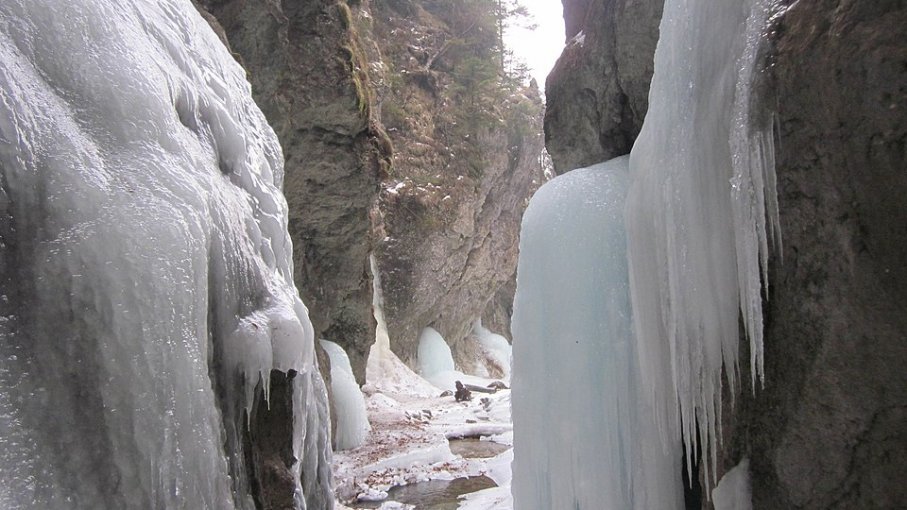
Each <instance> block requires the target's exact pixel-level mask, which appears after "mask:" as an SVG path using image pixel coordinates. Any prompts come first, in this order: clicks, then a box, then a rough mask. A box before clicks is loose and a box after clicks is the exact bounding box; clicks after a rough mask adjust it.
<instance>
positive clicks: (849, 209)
mask: <svg viewBox="0 0 907 510" xmlns="http://www.w3.org/2000/svg"><path fill="white" fill-rule="evenodd" d="M660 4H661V2H659V1H650V2H634V1H628V0H627V1H623V0H618V1H605V0H590V1H569V0H565V1H564V8H565V19H566V22H567V23H566V25H567V33H566V35H567V39H568V46H567V48H566V49H565V51H564V54H563V55H562V57H561V60H560V61H559V62H558V64H557V66H556V67H555V70H554V72H553V73H552V75H551V76H550V77H549V80H548V101H549V104H548V111H547V112H546V125H545V131H546V140H547V145H548V150H549V152H550V153H551V155H552V159H553V161H554V164H555V167H556V169H557V171H558V172H563V171H566V170H569V169H570V168H573V167H576V166H581V165H586V164H589V163H592V162H595V161H600V160H602V159H606V158H609V157H612V156H616V155H620V154H623V153H626V152H627V151H629V148H630V146H631V145H632V142H633V140H634V138H635V136H636V135H637V134H638V131H639V123H640V122H641V119H642V118H643V116H644V115H645V104H646V103H645V94H646V89H647V84H646V83H647V81H648V80H649V79H650V76H651V58H652V53H653V51H654V43H652V41H654V40H655V39H657V27H658V12H659V11H660ZM631 10H633V12H636V13H645V14H644V15H642V16H633V17H627V16H626V13H627V12H629V11H631ZM779 12H780V14H779V15H778V16H777V17H776V24H775V26H774V30H773V32H772V34H771V36H770V41H771V44H770V49H769V51H768V53H769V55H767V57H766V58H767V59H768V60H767V64H770V67H769V69H770V71H769V72H767V73H766V78H767V79H766V80H765V83H764V86H765V91H764V94H763V97H764V98H766V99H765V103H766V104H765V108H766V109H768V110H772V111H774V112H776V114H777V125H778V143H777V145H776V159H777V165H776V171H777V176H778V202H779V207H780V220H781V236H782V239H783V249H782V248H780V247H779V252H778V255H776V256H775V257H774V258H773V259H772V260H771V262H770V272H769V282H768V283H769V296H768V301H767V305H766V307H765V310H766V314H765V317H764V320H765V325H766V330H765V386H764V388H762V387H760V388H756V389H755V392H752V391H751V388H749V385H748V384H747V385H745V388H744V389H743V393H742V394H741V395H737V396H736V398H734V399H733V400H735V401H736V403H735V405H734V407H732V406H731V405H730V404H731V401H732V397H731V396H730V395H726V398H725V400H726V402H727V404H728V405H725V406H724V415H723V418H722V422H723V423H722V424H723V427H722V428H723V435H724V445H723V449H722V452H721V459H720V462H719V463H720V464H721V465H720V466H719V472H718V475H719V476H720V475H721V474H723V473H724V472H725V471H726V470H728V469H730V468H731V467H733V466H734V465H736V463H737V462H739V460H740V459H741V458H742V457H749V458H750V468H751V474H752V489H753V504H754V508H757V509H763V508H764V509H774V508H816V509H818V508H896V507H897V505H898V504H900V502H901V501H903V500H904V498H905V493H904V488H903V487H902V485H901V484H900V483H899V480H900V477H901V475H900V473H902V472H903V470H904V468H905V465H904V464H905V461H904V459H905V455H904V454H905V449H907V435H905V432H904V429H903V423H904V419H905V414H907V407H905V406H907V374H905V372H904V370H903V369H902V367H903V366H904V362H905V361H907V342H905V338H907V314H905V313H904V311H905V310H907V293H905V289H907V271H905V269H904V267H903V264H902V261H903V260H907V207H905V206H904V205H903V199H902V197H903V196H905V193H907V174H905V173H904V168H905V145H904V144H905V132H907V129H905V125H904V123H905V118H907V116H905V112H904V97H905V87H907V66H905V62H907V43H905V41H907V37H905V36H907V28H905V27H907V7H905V6H904V4H903V2H872V3H867V2H862V3H861V2H855V1H830V0H801V1H799V2H782V3H781V5H779ZM650 43H652V44H651V45H650ZM622 48H623V49H622ZM627 51H629V53H627ZM630 60H633V61H636V64H635V65H634V66H628V65H622V64H621V62H624V61H630ZM647 65H648V66H649V67H646V66H647ZM626 83H633V84H635V85H622V84H626ZM590 104H591V105H593V106H594V107H592V108H590V107H589V106H590ZM899 262H901V263H900V264H899ZM741 348H742V349H746V348H747V346H746V342H742V343H741ZM743 379H744V380H748V379H749V378H748V377H747V376H746V375H745V376H744V377H743ZM701 483H703V485H705V481H704V480H701ZM712 485H714V484H712ZM703 505H705V506H708V505H710V503H708V502H705V503H703Z"/></svg>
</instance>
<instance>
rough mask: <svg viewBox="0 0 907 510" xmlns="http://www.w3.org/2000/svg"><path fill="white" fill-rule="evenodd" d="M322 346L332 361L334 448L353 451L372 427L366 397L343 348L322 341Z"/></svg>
mask: <svg viewBox="0 0 907 510" xmlns="http://www.w3.org/2000/svg"><path fill="white" fill-rule="evenodd" d="M321 346H322V347H324V350H325V351H326V352H327V353H328V357H330V359H331V390H332V392H333V400H332V402H333V404H334V410H335V411H336V414H337V432H336V434H335V435H334V444H335V445H336V448H337V449H338V450H348V449H350V448H355V447H357V446H359V445H361V444H362V442H363V441H365V438H366V436H368V432H369V430H371V428H372V427H371V425H369V423H368V413H367V412H366V409H365V397H363V395H362V391H361V390H360V389H359V385H358V384H356V378H355V376H353V367H352V366H350V358H349V356H347V354H346V351H344V350H343V347H340V346H339V345H337V344H335V343H334V342H329V341H327V340H321Z"/></svg>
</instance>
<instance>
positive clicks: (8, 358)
mask: <svg viewBox="0 0 907 510" xmlns="http://www.w3.org/2000/svg"><path fill="white" fill-rule="evenodd" d="M0 20H2V22H0V170H2V173H0V178H2V180H0V507H3V508H9V509H15V508H39V507H40V508H50V509H57V508H67V509H68V508H86V509H89V508H90V509H103V508H193V509H203V508H218V509H222V508H254V507H255V505H254V502H253V500H252V496H251V490H250V485H252V482H251V481H250V479H249V476H248V473H247V467H246V466H245V462H244V459H243V451H242V450H243V438H242V435H243V432H242V431H243V427H244V426H245V425H244V422H245V419H244V416H243V414H244V411H245V410H247V409H249V408H250V407H251V406H252V404H253V397H254V391H255V388H256V385H260V387H261V388H262V390H263V391H264V393H265V394H267V392H268V381H269V374H270V372H271V370H272V369H276V370H280V371H284V372H289V373H291V374H292V373H293V372H292V371H295V372H296V373H297V375H296V376H295V377H294V378H292V382H291V384H292V387H293V398H292V401H293V404H292V405H293V412H292V418H293V424H292V435H293V438H292V448H293V451H292V452H287V453H288V455H292V457H293V458H295V459H298V461H297V462H295V463H292V468H291V469H292V473H293V476H294V477H295V484H296V490H295V495H291V496H290V497H291V498H292V499H293V500H294V501H295V505H296V506H297V507H298V508H306V507H308V508H326V507H329V506H330V505H331V503H330V501H331V498H332V497H331V481H330V446H329V437H328V436H329V431H328V428H327V425H326V424H327V423H328V418H327V407H326V406H327V404H326V394H325V389H324V383H323V381H322V380H321V378H320V376H319V374H318V371H317V370H316V369H315V366H314V363H315V361H314V354H313V352H314V351H313V349H314V344H313V338H312V327H311V324H310V322H309V320H308V317H307V314H306V309H305V306H304V305H303V303H302V302H301V301H300V299H299V297H298V294H297V292H296V290H295V288H294V286H293V284H292V268H291V258H290V252H291V245H290V239H289V236H288V235H287V230H286V222H287V219H286V218H287V213H286V204H285V202H284V200H283V198H282V196H281V194H280V191H279V190H280V186H281V184H282V179H283V175H282V172H283V170H282V165H283V157H282V154H281V151H280V147H279V145H278V143H277V139H276V137H275V136H274V134H273V132H272V130H271V129H270V128H269V127H268V125H267V123H266V122H265V119H264V117H263V115H262V114H261V112H260V111H259V110H258V108H257V107H256V106H255V104H254V102H253V101H252V99H251V96H250V90H249V85H248V83H247V82H246V80H245V74H244V72H243V70H242V69H241V68H240V67H239V65H237V64H236V63H235V61H234V60H233V59H232V57H231V56H230V55H229V53H228V52H227V50H226V49H225V48H224V47H223V46H222V45H221V43H220V42H219V41H218V39H217V37H216V36H215V35H214V33H213V32H212V31H211V30H210V28H209V27H208V26H207V24H206V23H205V22H204V20H203V19H202V18H201V17H200V16H199V15H198V13H197V12H196V11H195V9H194V8H193V6H192V4H191V3H190V2H189V1H187V0H116V1H113V0H72V1H66V2H59V1H54V0H5V1H4V2H2V3H0ZM303 470H304V471H305V477H302V476H301V474H302V473H301V472H302V471H303ZM302 478H304V479H305V483H304V484H303V482H302V481H301V479H302Z"/></svg>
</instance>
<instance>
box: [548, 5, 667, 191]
mask: <svg viewBox="0 0 907 510" xmlns="http://www.w3.org/2000/svg"><path fill="white" fill-rule="evenodd" d="M563 4H564V19H565V21H566V35H567V46H566V48H564V52H563V53H562V54H561V57H560V58H559V59H558V61H557V63H556V64H555V66H554V69H553V70H552V71H551V74H550V75H549V76H548V81H547V83H546V85H545V90H546V94H547V96H548V99H549V101H548V105H547V110H546V111H545V145H546V147H547V148H548V153H549V154H551V159H552V161H553V162H554V169H555V171H556V172H557V173H564V172H567V171H569V170H572V169H574V168H580V167H584V166H589V165H592V164H595V163H599V162H601V161H605V160H607V159H610V158H613V157H617V156H620V155H623V154H627V153H629V152H630V148H631V147H632V146H633V140H635V139H636V135H637V134H639V129H640V128H641V127H642V121H643V118H644V117H645V115H646V109H647V107H648V95H649V82H650V81H651V80H652V69H653V57H654V55H655V44H656V43H657V42H658V22H659V20H660V19H661V9H662V5H663V4H664V0H636V1H634V0H563Z"/></svg>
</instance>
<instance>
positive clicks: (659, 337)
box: [626, 0, 778, 479]
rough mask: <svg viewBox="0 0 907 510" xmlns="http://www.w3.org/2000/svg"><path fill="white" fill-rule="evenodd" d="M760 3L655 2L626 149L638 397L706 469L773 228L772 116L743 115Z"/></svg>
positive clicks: (755, 311) (758, 346) (748, 108)
mask: <svg viewBox="0 0 907 510" xmlns="http://www.w3.org/2000/svg"><path fill="white" fill-rule="evenodd" d="M770 7H771V1H770V0H734V1H723V2H711V1H705V0H668V1H666V2H665V7H664V15H663V18H662V21H661V25H660V39H659V42H658V47H657V49H656V52H655V74H654V76H653V78H652V85H651V89H650V91H649V110H648V113H647V115H646V118H645V122H644V123H643V127H642V131H641V133H640V135H639V138H638V139H637V140H636V143H635V145H634V146H633V150H632V151H631V155H630V175H631V184H630V191H629V195H628V198H627V213H626V221H627V232H628V252H629V261H630V283H631V296H632V302H633V314H634V319H635V329H636V335H637V338H638V341H639V345H640V347H639V359H640V368H641V369H642V376H643V380H644V382H645V384H646V395H647V396H648V397H649V398H650V399H651V400H652V402H654V405H655V408H656V411H657V419H658V422H659V427H660V429H661V431H662V433H663V434H664V436H665V437H676V436H679V435H682V437H683V440H684V443H685V445H686V449H687V453H688V459H690V460H691V459H693V458H695V456H696V454H697V451H700V450H701V451H702V452H707V453H708V455H707V456H706V458H705V463H704V465H705V469H706V472H707V473H708V471H709V470H710V466H714V464H715V455H716V446H717V438H718V434H719V431H718V430H716V422H717V418H718V416H719V415H720V405H721V385H722V377H723V376H722V372H723V373H724V374H725V376H726V377H727V379H728V381H729V384H730V386H731V391H732V393H733V392H734V391H735V386H736V384H737V379H738V375H737V374H738V370H739V369H738V343H739V337H740V328H739V322H738V319H739V318H740V317H741V316H742V318H743V324H744V326H745V330H746V334H747V336H748V337H749V340H750V355H751V365H752V370H751V372H752V375H753V378H754V381H753V384H754V385H755V384H756V383H755V379H756V378H757V377H758V378H760V380H761V377H762V308H761V306H762V286H761V282H760V271H761V274H762V275H764V273H765V271H766V266H767V256H768V240H769V238H776V237H777V236H776V235H775V234H776V232H777V221H778V220H777V205H776V201H775V177H774V165H773V147H772V133H771V119H770V117H769V116H767V115H760V113H759V112H758V111H756V110H754V109H753V107H754V104H755V103H756V101H757V99H756V97H755V92H754V82H755V81H756V80H757V79H758V72H757V69H758V68H759V67H758V65H757V63H758V56H759V49H760V46H761V45H760V42H761V41H762V40H763V39H764V37H763V35H764V30H765V27H766V23H767V20H768V16H769V10H770ZM760 266H761V267H760ZM713 474H714V473H713ZM706 478H707V479H709V478H710V477H709V476H708V475H707V476H706Z"/></svg>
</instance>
